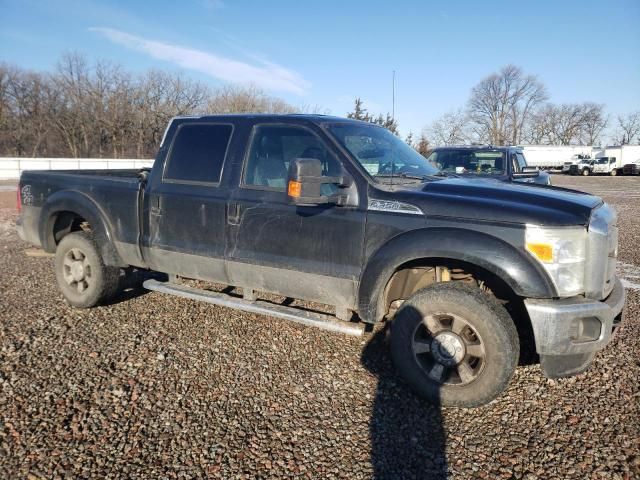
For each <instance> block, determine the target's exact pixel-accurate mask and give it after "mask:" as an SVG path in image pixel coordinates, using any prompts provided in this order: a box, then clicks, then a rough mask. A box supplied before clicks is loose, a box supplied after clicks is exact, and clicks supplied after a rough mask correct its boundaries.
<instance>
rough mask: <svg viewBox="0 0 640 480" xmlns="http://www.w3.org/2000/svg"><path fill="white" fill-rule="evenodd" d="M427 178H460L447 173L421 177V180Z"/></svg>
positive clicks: (454, 174)
mask: <svg viewBox="0 0 640 480" xmlns="http://www.w3.org/2000/svg"><path fill="white" fill-rule="evenodd" d="M428 177H436V178H438V177H439V178H442V177H451V178H460V175H458V174H456V173H449V172H438V173H434V174H432V175H423V178H428Z"/></svg>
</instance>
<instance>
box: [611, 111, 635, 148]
mask: <svg viewBox="0 0 640 480" xmlns="http://www.w3.org/2000/svg"><path fill="white" fill-rule="evenodd" d="M615 140H616V143H619V144H620V145H629V144H631V143H633V142H634V141H635V142H638V143H640V111H637V112H632V113H630V114H628V115H626V116H623V115H618V131H617V133H616V138H615Z"/></svg>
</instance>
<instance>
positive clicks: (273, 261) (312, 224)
mask: <svg viewBox="0 0 640 480" xmlns="http://www.w3.org/2000/svg"><path fill="white" fill-rule="evenodd" d="M416 166H417V167H416ZM480 168H481V169H482V167H480ZM18 198H19V202H20V208H21V215H20V217H19V220H18V222H17V229H18V233H19V234H20V236H21V237H22V239H24V240H26V241H27V242H29V243H31V244H33V245H36V246H38V247H41V248H43V249H44V250H45V251H47V252H51V253H55V260H54V269H55V275H56V279H57V283H58V285H59V288H60V291H61V293H62V295H63V296H64V298H65V299H66V301H67V302H68V303H69V304H71V305H73V306H76V307H80V308H88V307H93V306H96V305H99V304H101V303H104V302H107V301H108V300H109V299H110V298H111V297H113V296H114V295H116V294H117V292H118V289H119V286H120V285H121V281H122V277H123V272H124V273H125V274H126V272H128V271H129V270H130V268H132V267H135V268H137V269H148V270H150V271H155V272H163V273H165V274H167V278H168V280H167V281H161V280H159V279H158V278H149V279H147V280H146V281H145V282H144V286H145V287H146V288H148V289H150V290H155V291H157V292H161V293H165V294H170V295H178V296H181V297H185V298H189V299H194V300H202V301H206V302H210V303H214V304H219V305H225V306H227V307H232V308H237V309H241V310H245V311H249V312H254V313H262V314H267V315H273V316H276V317H280V318H284V319H287V320H291V321H296V322H300V323H303V324H305V325H314V326H318V327H320V328H325V329H327V330H331V331H335V332H342V333H347V334H362V333H363V326H366V325H367V324H369V325H372V324H376V323H379V322H385V321H386V322H390V349H391V354H392V358H393V361H394V363H395V365H396V367H397V370H398V372H399V374H400V375H401V376H402V377H403V378H404V379H405V380H406V382H408V383H409V384H410V385H411V386H412V387H413V388H414V389H415V391H416V392H417V393H418V394H420V395H422V396H424V397H425V398H427V399H429V400H430V401H433V402H437V403H438V404H440V405H449V406H464V407H472V406H477V405H482V404H485V403H487V402H489V401H491V400H492V399H494V398H496V397H497V396H498V395H499V394H500V393H501V392H502V391H503V390H504V389H505V388H506V386H507V384H508V382H509V379H510V378H511V376H512V374H513V372H514V370H515V368H516V365H517V363H518V359H519V352H520V350H521V347H523V346H524V343H525V342H529V341H530V342H532V343H531V344H532V345H534V346H535V350H536V351H537V353H538V354H539V358H540V366H541V368H542V371H543V372H544V374H545V375H547V376H549V377H560V376H568V375H573V374H576V373H578V372H581V371H583V370H585V369H586V368H587V367H588V366H589V365H590V363H591V362H592V359H593V358H594V355H595V354H596V352H598V351H599V350H601V349H602V348H604V347H605V345H606V344H607V342H608V341H609V339H610V338H611V334H612V330H613V329H614V327H615V326H616V325H617V324H618V323H619V321H620V319H621V312H622V309H623V304H624V300H625V292H624V289H623V287H622V285H621V283H620V281H619V280H618V279H617V278H616V276H615V265H616V256H617V251H618V250H617V248H618V247H617V242H618V230H617V223H616V214H615V212H614V210H613V209H612V208H611V207H609V206H608V205H607V204H605V203H603V202H602V200H601V199H600V198H598V197H596V196H593V195H589V194H586V193H581V192H577V191H572V190H567V189H561V188H556V187H551V186H547V185H537V184H522V183H519V182H504V181H498V180H496V179H493V178H491V177H484V176H482V175H463V174H458V173H455V172H448V171H446V170H445V171H443V170H440V169H438V168H437V167H436V166H434V165H433V164H432V163H431V162H429V161H427V160H426V159H425V158H424V157H422V156H421V155H419V154H418V153H417V152H416V151H415V150H413V149H412V148H411V147H409V146H408V145H407V144H406V143H404V142H403V141H401V140H400V139H399V138H398V137H396V136H395V135H393V134H392V133H391V132H389V131H388V130H386V129H384V128H382V127H379V126H376V125H373V124H370V123H366V122H360V121H357V120H350V119H344V118H338V117H329V116H319V115H224V116H199V117H187V118H175V119H173V120H172V121H171V122H170V124H169V126H168V128H167V130H166V132H165V135H164V138H163V140H162V143H161V145H160V148H159V152H158V155H157V157H156V160H155V163H154V164H153V168H151V169H150V170H141V171H133V170H131V171H128V170H127V171H125V170H123V171H112V170H101V171H99V170H95V171H55V172H54V171H30V172H24V173H23V174H22V176H21V179H20V185H19V195H18ZM191 279H197V280H201V281H204V283H205V284H207V282H210V283H211V284H213V283H216V284H223V285H226V286H228V288H225V289H222V290H219V289H218V290H215V289H214V288H213V287H210V288H196V284H194V282H192V281H191ZM200 283H201V282H199V283H198V285H200ZM240 292H241V293H240ZM265 293H267V294H270V295H267V296H266V298H265V295H264V294H265ZM271 294H275V295H277V296H279V297H277V298H281V299H283V300H282V301H281V302H280V301H276V300H274V299H273V295H271ZM291 299H298V300H303V301H305V302H302V307H301V306H296V305H299V303H300V302H294V303H293V304H292V302H291ZM316 304H323V305H324V306H325V307H322V305H320V306H317V307H314V305H316ZM326 306H329V307H330V308H326ZM320 307H322V308H320ZM327 311H329V312H330V313H326V312H327ZM323 312H324V313H323ZM531 332H532V335H529V334H530V333H531Z"/></svg>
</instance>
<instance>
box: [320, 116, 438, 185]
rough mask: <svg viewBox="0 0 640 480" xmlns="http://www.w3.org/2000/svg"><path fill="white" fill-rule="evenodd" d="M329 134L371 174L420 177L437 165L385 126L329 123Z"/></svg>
mask: <svg viewBox="0 0 640 480" xmlns="http://www.w3.org/2000/svg"><path fill="white" fill-rule="evenodd" d="M329 131H330V133H331V134H332V135H333V137H334V138H335V139H336V140H337V141H338V143H340V145H342V146H343V147H344V148H346V149H347V150H348V151H349V153H350V154H351V155H352V156H353V158H354V159H356V160H357V161H358V162H359V163H360V164H361V165H362V166H363V167H364V169H365V170H367V172H369V173H370V174H371V175H372V176H373V177H378V178H382V177H399V178H402V177H405V178H412V177H413V178H419V179H420V178H422V177H424V176H427V175H434V174H437V173H438V169H437V168H435V167H434V166H433V165H431V164H430V163H429V162H427V159H426V158H424V157H423V156H422V155H420V154H419V153H418V152H416V151H415V150H414V149H413V148H411V147H410V146H409V145H407V144H406V143H405V142H403V141H402V140H401V139H399V138H398V137H396V136H395V135H394V134H393V133H391V132H390V131H389V130H387V129H386V128H382V127H377V126H375V125H359V124H355V123H337V124H333V125H329Z"/></svg>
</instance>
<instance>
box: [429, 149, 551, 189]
mask: <svg viewBox="0 0 640 480" xmlns="http://www.w3.org/2000/svg"><path fill="white" fill-rule="evenodd" d="M427 160H428V161H429V162H430V163H431V164H432V165H434V166H436V167H437V168H438V169H439V170H441V171H443V172H447V173H451V174H456V175H465V176H477V177H483V178H494V179H497V180H502V181H508V182H524V183H537V184H540V185H551V175H549V172H545V171H543V170H539V169H538V168H537V167H530V166H528V165H527V159H526V158H525V155H524V151H523V149H522V148H521V147H516V146H494V145H451V146H446V147H437V148H435V149H433V151H432V152H431V153H430V154H429V156H428V157H427Z"/></svg>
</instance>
